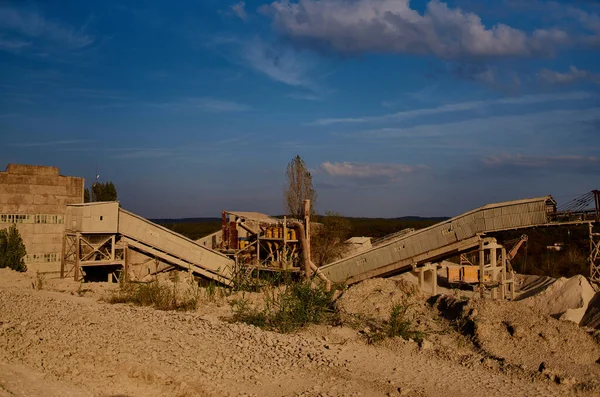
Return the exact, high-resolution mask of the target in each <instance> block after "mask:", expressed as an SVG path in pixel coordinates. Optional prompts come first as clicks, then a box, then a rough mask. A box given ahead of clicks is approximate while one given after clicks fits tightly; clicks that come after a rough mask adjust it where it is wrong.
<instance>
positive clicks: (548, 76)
mask: <svg viewBox="0 0 600 397" xmlns="http://www.w3.org/2000/svg"><path fill="white" fill-rule="evenodd" d="M539 77H540V78H541V79H542V80H544V81H545V82H547V83H551V84H569V83H574V82H577V81H583V80H587V81H591V82H593V83H595V84H600V73H592V72H590V71H588V70H582V69H577V68H576V67H575V66H571V67H570V68H569V71H567V72H565V73H560V72H555V71H552V70H548V69H542V70H541V71H540V73H539Z"/></svg>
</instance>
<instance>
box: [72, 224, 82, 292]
mask: <svg viewBox="0 0 600 397" xmlns="http://www.w3.org/2000/svg"><path fill="white" fill-rule="evenodd" d="M80 257H81V233H77V234H76V235H75V266H74V267H73V279H74V280H75V281H79V272H80V270H81V269H80V268H79V258H80Z"/></svg>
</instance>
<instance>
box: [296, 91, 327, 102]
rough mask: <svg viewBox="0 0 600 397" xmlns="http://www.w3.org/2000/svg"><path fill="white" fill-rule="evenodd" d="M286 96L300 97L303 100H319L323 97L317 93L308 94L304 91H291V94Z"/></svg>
mask: <svg viewBox="0 0 600 397" xmlns="http://www.w3.org/2000/svg"><path fill="white" fill-rule="evenodd" d="M288 97H290V98H292V99H300V100H304V101H321V100H323V98H322V97H321V96H319V95H315V94H308V93H305V92H292V93H291V94H289V95H288Z"/></svg>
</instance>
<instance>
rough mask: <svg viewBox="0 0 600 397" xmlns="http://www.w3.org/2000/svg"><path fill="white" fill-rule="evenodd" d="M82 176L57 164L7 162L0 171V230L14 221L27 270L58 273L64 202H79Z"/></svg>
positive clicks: (63, 227)
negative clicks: (64, 172)
mask: <svg viewBox="0 0 600 397" xmlns="http://www.w3.org/2000/svg"><path fill="white" fill-rule="evenodd" d="M83 194H84V179H83V178H79V177H73V176H63V175H60V174H59V170H58V168H57V167H46V166H36V165H22V164H9V165H8V167H6V171H4V172H0V229H5V228H8V227H10V225H11V224H16V225H17V228H18V229H19V232H20V233H21V236H22V237H23V242H24V243H25V248H26V249H27V256H26V257H25V263H26V264H27V268H28V270H29V271H40V272H44V273H58V272H60V261H61V252H62V240H63V233H64V230H65V225H64V223H65V212H66V204H78V203H83Z"/></svg>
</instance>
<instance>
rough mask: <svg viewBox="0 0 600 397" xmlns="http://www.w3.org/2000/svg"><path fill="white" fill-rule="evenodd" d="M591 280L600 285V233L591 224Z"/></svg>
mask: <svg viewBox="0 0 600 397" xmlns="http://www.w3.org/2000/svg"><path fill="white" fill-rule="evenodd" d="M589 261H590V280H591V281H592V282H595V283H600V232H595V231H594V225H593V224H592V223H590V256H589Z"/></svg>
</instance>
